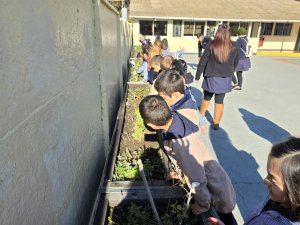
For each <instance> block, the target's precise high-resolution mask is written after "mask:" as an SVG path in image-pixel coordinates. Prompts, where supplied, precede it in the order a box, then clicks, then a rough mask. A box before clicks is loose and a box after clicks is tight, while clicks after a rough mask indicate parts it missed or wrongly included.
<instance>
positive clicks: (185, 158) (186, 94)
mask: <svg viewBox="0 0 300 225" xmlns="http://www.w3.org/2000/svg"><path fill="white" fill-rule="evenodd" d="M154 45H157V46H158V44H156V43H155V44H154ZM157 46H155V50H152V47H150V48H148V46H146V45H144V46H143V50H142V51H143V53H144V52H145V51H144V50H145V49H148V50H147V52H148V54H146V55H145V56H144V55H143V57H144V60H145V61H147V63H149V64H148V65H149V66H150V70H149V69H148V82H149V83H150V84H152V91H151V94H150V95H149V96H146V97H145V98H144V99H143V100H142V101H141V103H140V105H139V110H140V114H141V116H142V118H143V120H144V123H145V125H146V126H148V127H151V128H152V129H154V130H157V131H161V132H159V133H160V134H162V139H163V147H164V150H165V151H166V153H167V154H168V157H169V158H170V159H171V161H172V162H173V164H174V165H175V167H176V168H178V170H177V171H173V173H170V174H169V178H173V179H174V178H180V174H181V172H182V173H183V174H184V175H185V178H186V180H187V183H188V184H192V183H193V182H198V183H200V185H199V186H198V187H196V188H195V193H194V199H195V203H194V204H193V205H192V210H193V212H194V213H195V214H200V213H203V212H207V211H209V209H210V207H211V206H214V207H215V209H216V211H217V212H218V215H219V217H220V218H221V220H222V221H223V222H224V223H225V224H237V223H236V221H235V218H234V216H233V214H232V210H233V209H234V207H235V205H236V196H235V192H234V189H233V186H232V183H231V181H230V179H229V177H228V175H227V173H226V172H225V170H224V169H223V168H222V166H221V165H220V164H219V163H218V162H217V161H216V160H215V158H214V157H213V156H212V154H211V152H210V150H209V149H208V148H207V147H206V146H205V145H204V143H203V142H202V140H201V133H205V123H206V120H205V117H203V116H202V115H201V114H200V112H199V110H198V108H197V104H196V101H195V100H194V99H193V97H192V94H191V91H190V89H189V88H188V87H187V84H186V82H187V80H186V78H187V71H186V69H187V66H186V63H185V62H184V61H183V60H174V59H173V57H172V56H170V55H166V56H164V57H163V56H162V55H160V54H157V55H154V56H152V54H150V53H151V52H152V51H155V52H156V53H159V51H158V50H157ZM149 57H152V58H149Z"/></svg>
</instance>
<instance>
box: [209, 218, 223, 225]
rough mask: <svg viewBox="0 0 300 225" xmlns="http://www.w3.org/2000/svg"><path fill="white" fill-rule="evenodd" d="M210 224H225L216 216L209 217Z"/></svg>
mask: <svg viewBox="0 0 300 225" xmlns="http://www.w3.org/2000/svg"><path fill="white" fill-rule="evenodd" d="M208 224H209V225H225V224H224V223H222V222H221V220H219V219H217V218H214V217H208Z"/></svg>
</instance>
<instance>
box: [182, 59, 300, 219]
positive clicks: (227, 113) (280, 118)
mask: <svg viewBox="0 0 300 225" xmlns="http://www.w3.org/2000/svg"><path fill="white" fill-rule="evenodd" d="M183 59H184V60H186V61H187V63H188V71H189V72H191V73H192V74H193V75H194V74H195V72H196V67H197V55H195V54H185V55H184V57H183ZM251 63H252V68H251V69H250V71H248V72H244V74H243V77H244V82H243V90H242V91H232V92H231V93H228V94H227V95H226V96H225V109H224V114H223V118H222V120H221V124H220V129H219V130H217V131H215V130H213V129H211V128H210V126H209V125H210V123H211V121H212V117H213V109H214V104H212V103H213V102H212V103H211V104H210V106H209V109H208V111H207V114H206V117H207V120H208V133H207V134H206V135H205V136H203V140H204V142H205V143H206V144H207V146H208V147H209V148H210V149H211V150H212V151H213V153H214V154H215V155H216V158H217V159H218V161H219V162H220V163H221V165H222V166H223V167H224V168H225V170H226V171H227V173H228V174H229V176H230V178H231V180H232V182H233V184H234V188H235V191H236V193H237V208H236V209H235V211H234V215H235V216H236V219H237V221H238V224H243V221H244V219H245V218H246V216H247V214H248V212H249V210H251V209H252V208H254V207H256V206H257V205H258V204H259V203H261V202H262V201H263V200H264V199H265V197H266V195H267V189H266V188H265V186H264V184H263V178H264V177H265V176H266V164H267V157H268V153H269V150H270V148H271V146H272V144H274V143H277V142H279V141H280V140H282V139H285V138H287V137H288V136H290V135H293V136H300V129H299V126H300V97H299V91H300V57H263V56H253V57H252V58H251ZM202 80H203V78H201V82H200V84H201V83H202ZM200 84H199V86H198V85H195V84H194V83H193V84H192V85H191V86H192V91H193V94H194V96H195V98H196V100H197V102H198V104H199V105H200V101H201V97H202V89H201V85H200Z"/></svg>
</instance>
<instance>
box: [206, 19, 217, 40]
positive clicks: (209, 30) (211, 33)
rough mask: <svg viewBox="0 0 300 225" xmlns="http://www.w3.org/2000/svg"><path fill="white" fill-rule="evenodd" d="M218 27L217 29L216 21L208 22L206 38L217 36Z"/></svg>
mask: <svg viewBox="0 0 300 225" xmlns="http://www.w3.org/2000/svg"><path fill="white" fill-rule="evenodd" d="M216 27H217V22H216V21H207V29H206V36H210V37H213V36H215V31H216Z"/></svg>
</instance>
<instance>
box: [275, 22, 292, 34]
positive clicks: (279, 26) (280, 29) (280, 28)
mask: <svg viewBox="0 0 300 225" xmlns="http://www.w3.org/2000/svg"><path fill="white" fill-rule="evenodd" d="M292 25H293V24H291V23H276V25H275V30H274V35H276V36H277V35H280V36H290V35H291V30H292Z"/></svg>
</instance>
